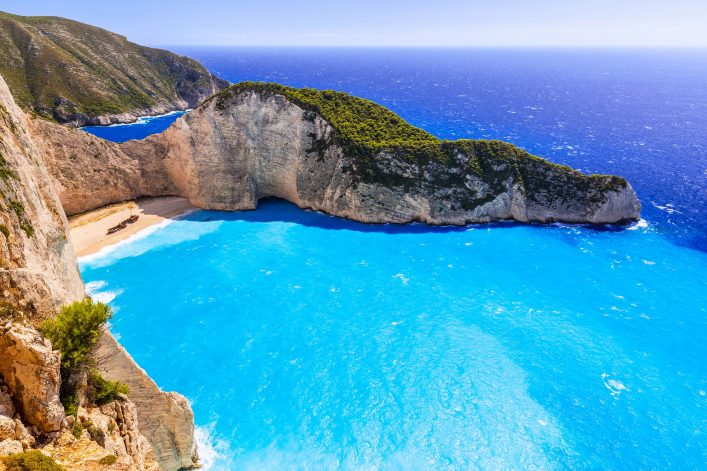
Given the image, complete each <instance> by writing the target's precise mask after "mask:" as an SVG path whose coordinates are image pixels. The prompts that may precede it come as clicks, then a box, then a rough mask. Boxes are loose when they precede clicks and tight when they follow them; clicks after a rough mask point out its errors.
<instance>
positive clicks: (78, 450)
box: [0, 324, 177, 471]
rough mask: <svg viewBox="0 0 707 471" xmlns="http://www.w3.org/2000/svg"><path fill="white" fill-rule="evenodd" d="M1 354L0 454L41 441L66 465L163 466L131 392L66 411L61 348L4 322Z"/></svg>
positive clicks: (152, 468) (0, 331)
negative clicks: (67, 413)
mask: <svg viewBox="0 0 707 471" xmlns="http://www.w3.org/2000/svg"><path fill="white" fill-rule="evenodd" d="M0 360H2V361H0V456H2V455H9V454H14V453H20V452H22V451H27V450H29V449H31V448H32V447H34V446H36V445H41V446H42V449H43V450H42V451H43V452H44V453H46V454H48V455H50V456H52V457H53V458H54V459H56V460H57V462H59V463H60V464H62V465H64V466H65V467H66V468H67V469H76V470H80V469H96V468H97V467H99V465H100V463H110V462H111V461H114V462H115V463H117V464H116V466H117V467H114V469H126V470H128V469H129V470H139V471H145V470H148V471H155V470H158V469H160V466H159V464H158V463H157V461H156V460H155V456H154V453H153V451H152V447H151V445H150V443H149V441H148V440H147V439H146V438H145V437H144V436H143V435H142V434H141V433H140V430H139V421H138V417H137V412H136V407H135V405H134V404H133V403H132V402H131V401H130V399H129V398H128V397H127V396H122V397H121V399H120V400H116V401H113V402H110V403H108V404H105V405H103V406H100V407H98V406H92V407H79V411H78V416H77V417H73V416H69V417H64V408H63V406H62V404H61V402H60V401H59V389H60V369H59V364H60V362H59V353H58V352H56V351H52V348H51V344H50V343H49V341H48V340H47V339H45V338H44V337H42V336H41V335H40V334H39V333H38V332H37V331H36V330H34V329H32V328H30V327H26V326H20V325H15V324H8V325H6V326H3V327H2V328H0ZM113 457H114V458H113ZM108 458H111V459H109V460H107V459H108ZM106 460H107V461H106ZM164 469H177V468H176V467H175V468H164Z"/></svg>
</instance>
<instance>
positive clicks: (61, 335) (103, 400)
mask: <svg viewBox="0 0 707 471" xmlns="http://www.w3.org/2000/svg"><path fill="white" fill-rule="evenodd" d="M112 315H113V314H112V312H111V309H110V306H108V305H106V304H103V303H101V302H94V301H93V300H92V299H91V298H88V297H87V298H84V299H82V300H81V301H76V302H74V303H71V304H68V305H66V306H64V307H62V308H61V311H60V312H59V314H58V315H57V316H56V317H55V318H53V319H47V320H46V321H44V323H43V324H42V327H41V331H42V333H43V334H44V335H45V336H46V337H47V338H48V339H49V340H51V342H52V346H53V347H54V348H56V349H58V350H59V351H60V352H61V391H60V396H61V403H62V404H63V405H64V411H65V412H66V414H67V415H74V416H75V415H76V414H77V412H78V406H79V403H80V397H85V399H86V400H87V401H88V402H89V403H92V404H96V405H99V406H102V405H104V404H107V403H109V402H111V401H114V400H116V399H119V398H120V394H126V395H127V394H128V387H127V386H126V385H125V384H123V383H120V382H118V381H109V380H107V379H105V378H103V377H102V376H101V375H100V374H99V373H98V372H97V371H95V370H94V369H93V363H92V354H93V351H94V349H95V348H96V344H97V343H98V340H99V339H100V337H101V335H102V333H103V326H104V325H105V323H106V322H107V321H108V319H110V318H111V316H112ZM86 372H88V374H87V376H88V384H87V387H86V389H85V390H84V391H83V394H81V390H80V388H79V383H80V381H79V380H80V378H81V376H82V374H83V373H86Z"/></svg>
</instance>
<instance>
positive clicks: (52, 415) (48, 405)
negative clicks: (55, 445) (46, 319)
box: [0, 325, 64, 432]
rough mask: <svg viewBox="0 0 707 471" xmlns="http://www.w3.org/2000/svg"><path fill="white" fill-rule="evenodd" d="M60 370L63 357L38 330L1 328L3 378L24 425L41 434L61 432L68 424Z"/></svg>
mask: <svg viewBox="0 0 707 471" xmlns="http://www.w3.org/2000/svg"><path fill="white" fill-rule="evenodd" d="M59 366H60V360H59V353H58V352H56V351H53V350H52V347H51V344H50V343H49V341H48V340H47V339H45V338H44V337H42V336H41V335H39V334H38V333H37V331H35V330H34V329H31V328H28V327H22V326H18V325H12V326H10V327H3V328H0V375H2V378H3V381H4V382H5V384H6V385H7V388H8V394H9V396H10V397H11V398H12V402H13V404H14V405H15V407H16V408H17V411H18V412H19V414H20V416H21V417H22V421H23V422H24V423H25V424H28V425H31V426H34V427H36V428H37V429H38V430H40V431H41V432H57V431H59V430H60V429H61V425H62V422H63V421H64V407H63V406H62V405H61V402H60V400H59V387H60V385H61V376H60V373H59ZM3 402H5V401H3Z"/></svg>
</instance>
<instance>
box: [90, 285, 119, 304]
mask: <svg viewBox="0 0 707 471" xmlns="http://www.w3.org/2000/svg"><path fill="white" fill-rule="evenodd" d="M122 293H123V290H122V289H119V290H116V291H99V292H96V293H94V294H93V295H91V298H93V300H94V301H97V302H99V303H103V304H109V303H110V302H111V301H113V300H114V299H115V298H116V297H117V296H119V295H120V294H122Z"/></svg>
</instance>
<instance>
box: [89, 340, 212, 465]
mask: <svg viewBox="0 0 707 471" xmlns="http://www.w3.org/2000/svg"><path fill="white" fill-rule="evenodd" d="M96 360H97V367H98V369H99V371H100V372H101V374H103V376H105V377H106V378H107V379H109V380H112V381H120V382H123V383H125V384H127V385H128V388H129V389H130V400H131V401H132V402H133V403H134V404H135V409H136V411H137V419H138V423H139V424H140V432H141V433H142V434H143V435H145V437H146V438H147V440H148V441H149V442H150V444H151V445H152V448H153V450H154V453H155V459H156V460H157V462H158V463H159V464H160V466H161V467H162V469H165V470H177V469H180V468H192V467H194V465H195V464H196V463H197V461H198V457H197V454H196V443H195V441H194V414H193V412H192V410H191V406H190V405H189V401H187V400H186V398H184V397H183V396H181V395H179V394H176V393H165V392H162V391H161V390H160V389H159V388H158V387H157V385H156V384H155V382H154V381H153V380H152V379H151V378H150V377H149V376H148V375H147V373H145V371H144V370H143V369H142V368H140V367H139V366H138V365H137V364H136V363H135V361H134V360H133V359H132V357H131V356H130V355H129V354H128V352H126V351H125V349H124V348H123V347H122V346H120V344H118V342H116V340H115V339H114V338H113V336H112V335H110V333H108V332H106V333H104V335H103V336H102V337H101V339H100V340H99V342H98V348H97V351H96Z"/></svg>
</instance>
